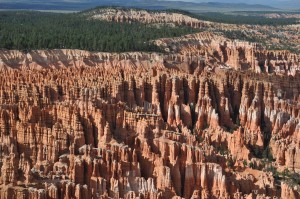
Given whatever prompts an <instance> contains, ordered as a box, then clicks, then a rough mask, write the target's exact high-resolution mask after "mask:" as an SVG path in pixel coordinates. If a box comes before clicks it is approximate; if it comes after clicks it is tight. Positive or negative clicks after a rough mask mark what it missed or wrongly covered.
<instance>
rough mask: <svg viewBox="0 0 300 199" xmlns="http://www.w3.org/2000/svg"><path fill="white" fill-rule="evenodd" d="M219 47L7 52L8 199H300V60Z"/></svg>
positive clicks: (1, 135)
mask: <svg viewBox="0 0 300 199" xmlns="http://www.w3.org/2000/svg"><path fill="white" fill-rule="evenodd" d="M163 42H164V43H167V41H165V40H164V41H163ZM197 42H200V40H197ZM206 42H207V41H206ZM209 46H214V48H212V47H209V48H208V47H207V49H206V50H205V49H204V50H203V52H201V49H200V50H199V51H198V50H197V53H199V54H197V53H190V54H189V55H187V54H183V53H182V54H181V53H179V54H172V55H159V54H156V53H152V54H147V53H123V54H111V53H91V52H86V51H78V50H52V51H32V52H30V53H22V52H19V51H1V52H0V59H1V63H0V70H1V73H2V75H1V76H0V85H1V87H0V140H1V143H0V152H1V153H0V160H1V161H0V167H1V178H0V184H1V185H0V198H3V199H4V198H7V199H8V198H9V199H10V198H32V199H38V198H39V199H42V198H55V199H56V198H57V199H58V198H62V199H68V198H137V197H138V198H151V199H152V198H153V199H154V198H193V199H196V198H236V199H240V198H270V197H277V198H280V197H281V198H285V199H288V198H299V197H300V195H299V193H300V192H299V185H297V184H296V185H295V184H292V183H291V182H289V181H288V180H286V181H284V180H283V179H281V180H278V179H276V178H275V176H273V175H272V173H271V172H270V170H268V168H276V169H278V171H282V170H284V169H288V170H290V172H299V171H300V160H299V157H300V145H299V143H300V136H299V133H300V119H299V118H300V116H299V113H300V111H299V107H300V106H299V102H300V98H299V92H298V91H299V87H300V78H299V74H298V73H297V70H296V71H295V72H292V71H293V70H294V69H293V67H288V65H289V64H288V63H291V62H293V63H294V64H296V63H297V64H298V65H299V56H296V55H292V54H288V52H276V53H275V52H267V51H265V50H263V49H260V48H259V47H258V46H257V45H253V44H249V45H247V44H245V43H234V42H232V43H226V42H224V43H222V44H221V45H217V44H213V42H210V44H209ZM190 48H191V46H190ZM195 52H196V51H195ZM201 53H204V54H203V59H199V56H202V54H201ZM197 57H198V59H197ZM274 57H276V58H278V59H276V60H274V59H275V58H274ZM255 58H256V59H258V58H259V61H258V62H259V63H260V62H263V60H264V63H265V61H266V60H268V61H267V62H268V63H271V62H273V61H274V65H272V66H270V68H271V69H273V67H275V66H276V64H277V63H286V64H287V65H286V67H283V70H284V73H282V74H281V75H276V74H277V72H276V70H269V72H267V71H260V73H256V72H257V71H256V68H257V65H256V63H255V62H254V63H253V62H251V60H253V59H255ZM292 58H293V60H292ZM220 63H222V64H223V65H224V66H222V64H220ZM246 63H248V65H247V66H245V64H246ZM217 64H219V66H217ZM225 64H228V67H225ZM253 66H254V67H253ZM241 68H242V69H241ZM275 69H276V67H275ZM270 71H273V73H271V72H270ZM289 74H292V75H293V76H289V78H286V77H288V75H289ZM267 149H268V150H267ZM265 151H268V154H267V155H268V156H270V155H272V156H273V158H274V160H273V161H272V160H271V161H266V158H265V157H260V154H264V152H265Z"/></svg>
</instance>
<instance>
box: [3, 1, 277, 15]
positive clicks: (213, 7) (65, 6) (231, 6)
mask: <svg viewBox="0 0 300 199" xmlns="http://www.w3.org/2000/svg"><path fill="white" fill-rule="evenodd" d="M106 5H112V6H116V5H118V6H127V7H138V8H147V9H183V10H188V11H193V12H209V11H213V12H215V11H262V10H264V11H266V10H276V8H273V7H270V6H265V5H260V4H255V5H250V4H244V3H219V2H209V3H192V2H180V1H159V0H126V1H124V0H85V1H75V0H63V1H58V0H48V1H47V2H45V1H41V0H11V1H8V0H2V1H1V3H0V9H32V10H84V9H88V8H92V7H95V6H106Z"/></svg>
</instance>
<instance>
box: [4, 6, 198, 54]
mask: <svg viewBox="0 0 300 199" xmlns="http://www.w3.org/2000/svg"><path fill="white" fill-rule="evenodd" d="M197 31H198V32H199V30H195V29H192V28H189V27H170V26H167V25H162V26H159V27H156V26H151V25H146V24H141V23H132V24H129V23H116V22H106V21H99V20H87V19H86V18H85V17H84V16H83V15H80V14H78V13H73V14H62V13H43V12H29V11H14V12H12V11H5V12H4V11H3V12H0V48H4V49H19V50H33V49H55V48H67V49H83V50H89V51H103V52H124V51H160V49H158V47H156V46H155V45H153V44H151V42H149V41H151V40H153V39H157V38H162V37H176V36H181V35H185V34H188V33H194V32H197Z"/></svg>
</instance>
